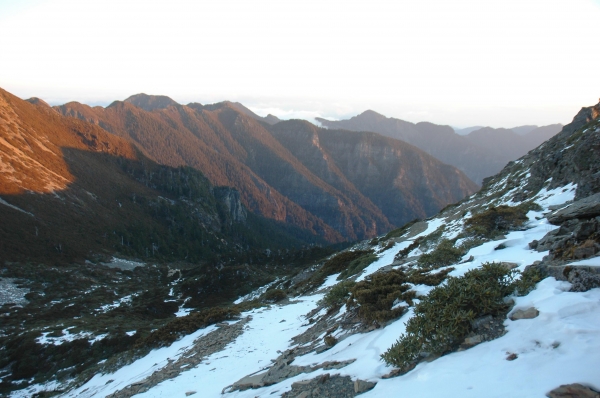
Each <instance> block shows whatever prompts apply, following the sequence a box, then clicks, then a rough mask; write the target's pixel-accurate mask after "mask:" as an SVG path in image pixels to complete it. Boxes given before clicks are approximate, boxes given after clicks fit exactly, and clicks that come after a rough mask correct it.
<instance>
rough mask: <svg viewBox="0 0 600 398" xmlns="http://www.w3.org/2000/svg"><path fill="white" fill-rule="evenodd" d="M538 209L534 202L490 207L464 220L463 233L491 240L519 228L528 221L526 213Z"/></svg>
mask: <svg viewBox="0 0 600 398" xmlns="http://www.w3.org/2000/svg"><path fill="white" fill-rule="evenodd" d="M539 209H540V207H539V205H538V204H537V203H535V202H525V203H522V204H520V205H518V206H507V205H501V206H498V207H494V206H492V207H490V208H489V209H488V210H485V211H482V212H480V213H477V214H475V215H473V216H472V217H471V218H470V219H468V220H466V221H465V232H466V233H467V234H469V235H471V236H480V237H484V238H488V239H491V238H494V237H496V236H498V235H501V234H503V233H504V232H507V231H511V230H514V229H516V228H519V227H521V226H522V225H523V224H524V223H525V222H527V220H528V218H527V212H528V211H530V210H539Z"/></svg>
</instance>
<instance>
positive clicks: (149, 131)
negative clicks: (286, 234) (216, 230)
mask: <svg viewBox="0 0 600 398" xmlns="http://www.w3.org/2000/svg"><path fill="white" fill-rule="evenodd" d="M144 98H145V97H144ZM156 101H158V100H156ZM156 101H155V102H156ZM240 106H241V104H236V103H232V102H228V101H225V102H221V103H218V104H213V105H201V104H197V103H192V104H190V106H186V105H180V104H176V105H175V104H171V103H169V106H167V107H165V108H162V109H153V110H152V111H151V112H148V111H145V110H143V109H141V108H136V107H135V106H134V105H133V104H131V103H124V102H119V101H116V102H114V103H113V104H111V105H110V106H109V107H107V108H105V109H104V110H102V109H99V108H90V107H86V106H85V105H82V104H74V103H69V104H65V105H62V106H59V107H55V109H56V110H58V111H59V112H61V113H62V114H64V115H66V116H71V117H78V118H81V119H84V120H87V121H90V122H92V123H95V124H97V125H99V126H101V127H103V128H105V130H107V131H109V132H112V133H113V134H117V135H119V136H121V137H124V138H128V139H131V140H133V141H134V142H136V145H138V147H139V148H140V150H141V151H142V152H143V153H144V154H145V155H146V156H149V157H151V158H153V159H155V160H157V161H158V162H159V163H162V164H167V165H170V166H179V165H182V164H186V165H189V166H191V167H195V168H198V169H199V170H201V171H202V172H203V173H204V174H205V175H206V176H207V177H208V178H209V179H210V180H211V182H212V183H213V184H216V185H228V186H234V187H236V188H237V189H239V190H240V193H241V195H242V201H243V203H244V204H245V205H246V206H247V207H248V208H249V209H250V210H251V211H257V212H258V214H261V215H263V216H266V217H272V218H275V219H276V220H280V221H286V222H292V223H295V224H297V225H299V226H300V227H302V228H313V230H314V228H316V226H317V225H318V223H319V222H321V221H320V220H323V221H324V224H323V225H321V226H319V227H318V229H321V230H323V228H325V225H331V226H334V229H335V230H336V231H337V232H338V233H340V234H341V235H343V236H344V237H345V238H346V239H362V238H365V237H372V236H375V235H376V234H377V233H381V232H383V231H384V230H389V229H390V228H391V226H392V225H394V223H395V222H399V223H404V222H406V221H409V220H410V219H413V218H415V217H426V216H428V215H430V214H431V212H432V211H433V210H432V207H430V206H429V205H427V206H425V208H426V209H427V210H423V209H424V208H419V206H418V203H417V202H415V201H414V200H411V201H410V202H408V208H409V209H408V210H407V211H406V212H405V215H404V216H403V217H402V218H400V219H397V220H395V221H394V222H392V223H390V221H389V220H388V219H387V217H385V216H384V215H383V214H382V212H381V210H380V209H378V208H377V206H373V202H372V200H367V199H366V197H365V196H364V193H361V194H360V195H358V194H357V192H356V190H355V188H354V189H352V188H351V187H350V186H349V185H348V184H346V187H347V188H348V189H350V191H352V192H354V193H353V194H352V195H353V198H354V199H356V200H358V201H359V203H360V204H359V205H357V204H356V203H354V199H350V198H349V197H348V196H347V195H346V193H345V192H344V189H345V188H344V189H342V190H339V189H337V188H334V187H333V186H331V185H330V184H328V183H326V182H324V181H323V179H322V178H321V177H322V176H318V175H315V174H314V173H313V172H312V171H310V170H309V169H310V167H309V168H307V167H306V165H307V164H308V163H306V162H307V161H306V160H301V159H299V158H298V157H297V156H296V154H295V153H294V151H295V148H284V147H282V146H281V144H280V143H279V142H278V141H277V140H275V139H274V138H273V137H272V131H275V130H273V129H274V128H277V129H279V130H281V129H282V128H284V127H282V126H288V125H289V122H287V121H279V122H278V123H276V124H269V123H268V122H266V121H265V120H264V118H261V117H258V116H256V115H255V114H253V113H252V112H251V111H249V110H248V109H247V108H245V107H244V108H243V109H242V110H241V111H240ZM159 143H160V145H158V144H159ZM411 148H412V147H411ZM412 150H417V149H416V148H414V149H411V150H409V151H412ZM266 159H269V161H268V162H267V161H266ZM283 170H287V172H286V173H287V174H286V175H285V176H284V175H283V174H281V173H282V172H283ZM382 171H383V170H382ZM278 173H279V174H278ZM275 175H279V177H275ZM461 178H463V177H461ZM426 180H427V179H424V181H426ZM425 186H426V185H425ZM459 186H460V189H459V190H461V192H462V193H460V194H458V193H457V191H456V190H451V192H452V194H451V195H450V196H449V197H448V196H446V199H445V200H444V201H446V200H456V199H457V198H458V196H456V195H459V196H460V195H465V194H466V193H467V192H472V191H473V190H474V189H475V186H474V185H470V184H469V183H465V184H463V183H461V184H459ZM424 189H425V191H424V192H427V190H428V189H429V188H424ZM282 190H283V191H282ZM350 191H349V192H350ZM434 196H435V195H434ZM434 196H432V198H433V197H434ZM440 197H443V195H442V196H440ZM309 198H312V199H309ZM290 199H291V200H290ZM433 203H436V204H435V207H443V206H444V205H445V204H442V203H440V201H439V200H437V199H435V200H433ZM411 208H412V209H413V210H410V209H411ZM314 212H316V213H314ZM313 213H314V215H313ZM311 217H313V218H311ZM303 220H308V222H306V221H303ZM313 226H315V227H313ZM330 238H333V235H332V234H331V233H330ZM335 239H339V238H335Z"/></svg>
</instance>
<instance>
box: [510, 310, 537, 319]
mask: <svg viewBox="0 0 600 398" xmlns="http://www.w3.org/2000/svg"><path fill="white" fill-rule="evenodd" d="M539 314H540V312H539V311H538V310H537V309H536V308H534V307H529V308H527V309H526V310H516V311H515V312H513V313H512V314H511V315H510V320H511V321H518V320H519V319H533V318H536V317H537V316H538V315H539Z"/></svg>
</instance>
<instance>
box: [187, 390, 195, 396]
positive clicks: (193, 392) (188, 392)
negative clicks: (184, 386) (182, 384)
mask: <svg viewBox="0 0 600 398" xmlns="http://www.w3.org/2000/svg"><path fill="white" fill-rule="evenodd" d="M194 394H196V391H187V392H186V393H185V396H186V397H189V396H190V395H194Z"/></svg>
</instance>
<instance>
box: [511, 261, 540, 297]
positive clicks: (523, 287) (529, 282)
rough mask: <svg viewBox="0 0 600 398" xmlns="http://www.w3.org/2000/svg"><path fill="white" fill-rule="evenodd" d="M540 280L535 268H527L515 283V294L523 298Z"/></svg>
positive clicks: (538, 272)
mask: <svg viewBox="0 0 600 398" xmlns="http://www.w3.org/2000/svg"><path fill="white" fill-rule="evenodd" d="M541 280H542V274H541V273H540V271H539V270H538V269H537V268H535V267H527V268H525V271H523V273H521V278H519V279H518V280H516V281H515V293H516V294H517V296H525V295H526V294H528V293H529V292H531V291H532V290H533V289H535V285H536V284H537V283H538V282H539V281H541Z"/></svg>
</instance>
